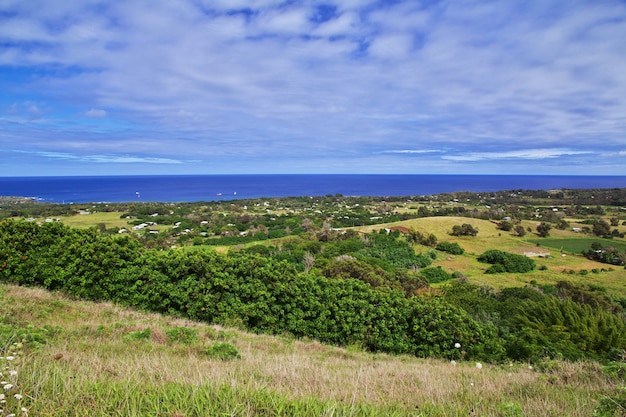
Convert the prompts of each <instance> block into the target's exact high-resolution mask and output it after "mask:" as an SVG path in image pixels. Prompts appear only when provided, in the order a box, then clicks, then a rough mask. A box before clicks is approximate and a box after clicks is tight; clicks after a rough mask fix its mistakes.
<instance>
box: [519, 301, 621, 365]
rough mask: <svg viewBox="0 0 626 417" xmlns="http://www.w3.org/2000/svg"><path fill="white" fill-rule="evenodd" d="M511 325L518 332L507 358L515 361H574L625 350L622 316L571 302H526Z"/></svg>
mask: <svg viewBox="0 0 626 417" xmlns="http://www.w3.org/2000/svg"><path fill="white" fill-rule="evenodd" d="M512 323H513V325H514V326H515V327H516V328H517V329H519V330H518V331H517V333H516V334H515V336H514V337H513V338H512V341H511V343H510V344H509V356H511V357H513V358H515V359H527V358H530V359H538V358H541V357H551V358H564V359H570V360H577V359H580V358H583V357H589V356H591V357H605V356H606V355H607V354H608V353H609V352H610V351H611V349H613V348H617V349H626V322H625V320H624V317H623V316H620V315H616V314H611V313H609V312H606V311H604V310H598V309H594V308H592V307H590V306H589V305H580V304H577V303H575V302H573V301H570V300H558V299H556V298H553V297H547V298H545V299H543V300H541V301H528V302H525V303H524V305H523V306H521V307H520V308H519V310H518V313H517V314H516V316H515V317H514V319H513V321H512Z"/></svg>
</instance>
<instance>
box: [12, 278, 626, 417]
mask: <svg viewBox="0 0 626 417" xmlns="http://www.w3.org/2000/svg"><path fill="white" fill-rule="evenodd" d="M0 309H1V310H0V311H2V317H3V320H2V323H3V325H2V326H0V330H1V333H0V336H1V337H3V339H1V340H4V341H5V342H6V340H7V339H6V337H7V336H9V335H10V334H11V333H12V332H13V333H15V334H19V336H17V339H19V338H24V340H25V341H26V342H25V346H24V349H23V351H22V354H21V356H20V355H18V358H17V359H16V360H15V361H14V362H11V366H13V367H15V369H16V375H15V381H14V384H13V387H12V388H11V390H12V391H11V393H13V392H15V393H17V394H19V395H22V399H21V400H20V403H19V406H20V407H25V408H26V409H28V413H29V415H33V416H35V415H42V416H43V415H45V416H84V415H89V416H114V415H115V416H172V417H173V416H176V417H183V416H184V417H188V416H206V415H216V416H217V415H224V416H378V415H389V416H468V415H475V416H494V417H495V416H527V417H532V416H542V417H545V416H559V417H562V416H571V417H578V416H580V417H583V416H585V417H586V416H590V415H594V409H595V408H596V407H598V406H599V405H600V404H602V403H606V402H607V401H609V400H608V399H607V397H608V396H613V397H614V396H615V395H616V394H617V392H618V391H619V390H620V388H621V387H622V386H623V384H624V380H623V379H619V378H617V377H611V376H610V375H609V374H608V373H607V372H606V371H605V370H604V369H603V368H602V367H601V366H600V365H599V364H597V363H594V362H575V363H565V362H558V361H550V362H545V363H542V364H540V365H537V366H535V368H534V369H531V368H530V367H529V366H528V365H527V364H520V363H516V364H504V365H489V364H482V365H481V367H480V368H479V367H477V366H476V364H475V363H465V362H460V363H459V364H457V365H454V364H451V363H449V362H447V361H443V360H424V359H416V358H412V357H407V356H389V355H372V354H368V353H364V352H362V351H360V350H359V349H356V348H348V349H346V348H338V347H329V346H325V345H321V344H319V343H317V342H308V341H305V340H295V339H294V338H291V337H289V336H284V337H270V336H264V335H253V334H249V333H245V332H242V331H239V330H236V329H227V328H222V327H217V326H209V325H205V324H200V323H194V322H190V321H185V320H181V319H176V318H172V317H165V316H159V315H155V314H144V313H141V312H137V311H133V310H129V309H125V308H120V307H118V306H115V305H112V304H109V303H99V304H98V303H91V302H83V301H72V300H70V299H67V298H64V297H62V296H61V295H53V294H50V293H48V292H46V291H43V290H39V289H28V288H24V287H17V286H8V285H4V284H3V285H0ZM172 329H175V330H177V333H172V332H171V330H172ZM181 329H185V330H186V331H185V332H183V331H182V330H181ZM172 334H175V335H176V334H178V335H182V336H184V335H189V334H193V335H195V336H196V337H195V338H187V339H185V338H184V337H182V336H178V337H176V336H174V337H172ZM13 340H16V338H13V339H10V340H9V343H10V342H11V341H13ZM36 341H39V343H36ZM218 343H220V344H228V345H229V346H231V347H234V348H235V349H236V351H237V352H238V354H239V356H240V357H239V358H236V357H234V356H233V357H232V358H231V359H230V360H220V359H218V358H216V357H214V356H211V355H209V354H208V352H210V349H209V348H210V347H211V346H215V345H216V344H218ZM10 400H12V397H11V398H10ZM12 404H13V406H16V407H17V406H18V405H17V404H16V403H15V401H14V402H13V403H11V401H9V404H8V405H9V406H11V405H12ZM614 415H616V416H617V415H618V414H614Z"/></svg>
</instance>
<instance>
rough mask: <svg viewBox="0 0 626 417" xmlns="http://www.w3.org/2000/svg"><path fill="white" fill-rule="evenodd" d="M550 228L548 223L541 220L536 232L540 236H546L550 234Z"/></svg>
mask: <svg viewBox="0 0 626 417" xmlns="http://www.w3.org/2000/svg"><path fill="white" fill-rule="evenodd" d="M550 229H552V226H551V225H550V223H546V222H541V223H539V225H538V226H537V233H539V236H541V237H548V236H550Z"/></svg>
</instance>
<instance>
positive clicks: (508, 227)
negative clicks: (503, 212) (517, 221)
mask: <svg viewBox="0 0 626 417" xmlns="http://www.w3.org/2000/svg"><path fill="white" fill-rule="evenodd" d="M498 229H500V230H504V231H505V232H510V231H511V229H513V223H511V222H510V221H508V220H502V221H501V222H500V223H498Z"/></svg>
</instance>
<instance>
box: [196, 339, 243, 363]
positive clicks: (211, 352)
mask: <svg viewBox="0 0 626 417" xmlns="http://www.w3.org/2000/svg"><path fill="white" fill-rule="evenodd" d="M204 354H205V355H206V356H208V357H209V358H211V359H219V360H222V361H228V360H231V359H239V358H241V355H240V354H239V351H238V350H237V348H236V347H234V346H233V345H231V344H230V343H225V342H216V343H214V344H213V345H212V346H211V347H209V348H207V349H205V350H204Z"/></svg>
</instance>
